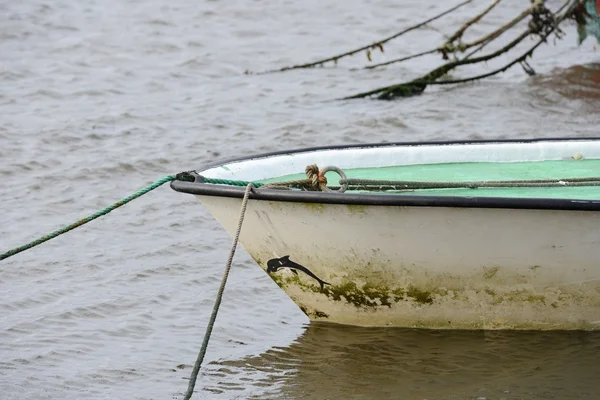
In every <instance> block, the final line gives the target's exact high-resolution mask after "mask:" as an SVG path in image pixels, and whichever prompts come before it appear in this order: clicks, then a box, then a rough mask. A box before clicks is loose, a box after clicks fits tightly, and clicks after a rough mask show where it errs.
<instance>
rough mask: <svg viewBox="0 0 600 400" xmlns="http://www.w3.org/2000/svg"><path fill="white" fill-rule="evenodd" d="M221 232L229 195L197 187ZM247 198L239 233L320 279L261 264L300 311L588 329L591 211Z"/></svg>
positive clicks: (599, 274)
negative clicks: (316, 203) (211, 194)
mask: <svg viewBox="0 0 600 400" xmlns="http://www.w3.org/2000/svg"><path fill="white" fill-rule="evenodd" d="M201 200H202V202H203V204H204V205H205V206H206V207H207V208H208V209H209V210H210V211H211V213H212V214H213V215H214V216H215V217H216V218H217V220H218V221H219V222H220V223H221V224H222V225H223V226H224V227H225V228H226V229H227V230H228V231H229V232H230V233H231V232H232V231H233V230H234V229H235V226H236V224H237V212H236V211H237V210H238V209H239V205H240V201H239V200H238V199H229V198H217V197H202V198H201ZM353 211H358V210H350V209H349V207H348V206H346V205H329V204H320V205H319V206H318V207H315V206H314V205H307V204H303V203H283V202H273V201H270V202H266V201H250V202H249V204H248V211H247V213H246V220H245V222H244V227H243V229H242V234H241V238H240V242H241V243H242V245H243V246H244V248H245V249H246V250H247V251H248V252H249V253H250V255H251V256H252V257H253V258H254V259H255V260H256V261H257V263H258V264H259V265H260V266H261V267H262V268H263V269H266V262H267V260H269V259H272V258H278V257H282V256H285V255H289V256H290V258H291V259H292V260H293V261H295V262H297V263H299V264H301V265H303V266H305V267H307V268H309V269H310V270H311V271H312V272H313V273H315V274H316V275H317V276H319V277H320V278H321V279H323V280H325V281H327V282H329V283H330V284H331V285H325V286H324V288H323V289H321V288H320V286H319V285H318V283H317V282H316V281H315V280H314V279H312V278H311V277H309V276H307V275H305V274H303V273H300V274H298V275H294V274H293V273H292V272H291V271H290V270H287V269H281V270H279V271H277V272H276V273H273V274H270V276H271V278H272V279H273V280H274V281H275V282H276V283H277V284H278V285H279V287H281V288H282V289H283V290H284V291H285V292H286V293H287V294H288V295H289V296H290V297H291V298H292V299H293V300H294V301H295V302H296V304H297V305H298V306H299V307H300V309H301V310H303V311H304V312H305V313H306V314H307V315H308V316H309V317H310V318H311V319H315V320H320V319H325V320H328V321H332V322H337V323H344V324H352V325H362V326H405V327H427V328H452V329H600V263H599V262H598V261H600V246H599V245H600V235H598V226H600V217H599V216H598V215H597V214H596V213H589V212H588V213H586V212H576V211H569V212H560V211H541V210H503V209H457V208H441V207H438V208H426V207H382V206H379V207H378V206H365V207H362V208H361V209H360V212H353Z"/></svg>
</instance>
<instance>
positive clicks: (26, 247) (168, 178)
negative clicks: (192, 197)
mask: <svg viewBox="0 0 600 400" xmlns="http://www.w3.org/2000/svg"><path fill="white" fill-rule="evenodd" d="M173 180H183V181H193V180H194V178H193V177H192V176H191V175H189V174H188V173H186V172H182V173H180V174H177V175H167V176H165V177H164V178H162V179H159V180H157V181H156V182H154V183H153V184H151V185H148V186H146V187H145V188H142V189H140V190H138V191H137V192H135V193H133V194H131V195H129V196H127V197H125V198H124V199H122V200H119V201H117V202H116V203H113V204H111V205H110V206H108V207H105V208H103V209H102V210H100V211H98V212H95V213H94V214H92V215H90V216H88V217H85V218H82V219H80V220H78V221H76V222H74V223H72V224H70V225H67V226H65V227H64V228H61V229H57V230H55V231H54V232H52V233H49V234H48V235H44V236H42V237H40V238H39V239H36V240H33V241H31V242H29V243H27V244H25V245H23V246H19V247H17V248H14V249H12V250H9V251H7V252H5V253H2V254H0V260H4V259H6V258H8V257H12V256H14V255H15V254H18V253H20V252H22V251H25V250H29V249H31V248H33V247H35V246H38V245H40V244H42V243H44V242H47V241H48V240H50V239H54V238H55V237H58V236H60V235H62V234H65V233H67V232H69V231H71V230H73V229H75V228H79V227H80V226H82V225H84V224H87V223H88V222H90V221H93V220H95V219H96V218H99V217H101V216H103V215H106V214H108V213H109V212H111V211H113V210H116V209H117V208H119V207H121V206H123V205H125V204H127V203H129V202H130V201H131V200H134V199H137V198H138V197H140V196H143V195H145V194H146V193H148V192H150V191H152V190H154V189H156V188H157V187H159V186H162V185H163V184H165V183H167V182H170V181H173Z"/></svg>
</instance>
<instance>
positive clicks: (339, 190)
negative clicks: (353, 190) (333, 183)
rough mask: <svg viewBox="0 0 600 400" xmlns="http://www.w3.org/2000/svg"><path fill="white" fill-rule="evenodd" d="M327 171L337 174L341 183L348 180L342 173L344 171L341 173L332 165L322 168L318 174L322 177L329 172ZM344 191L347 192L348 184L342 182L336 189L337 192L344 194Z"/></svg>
mask: <svg viewBox="0 0 600 400" xmlns="http://www.w3.org/2000/svg"><path fill="white" fill-rule="evenodd" d="M329 171H333V172H335V173H337V174H338V175H339V176H340V178H341V179H340V180H343V181H347V180H348V177H347V176H346V174H345V173H344V171H342V170H341V169H340V168H338V167H334V166H332V165H330V166H327V167H325V168H322V169H321V171H320V174H321V175H323V176H325V174H326V173H327V172H329ZM346 190H348V182H344V183H343V184H342V185H341V187H340V188H339V189H338V192H340V193H344V192H345V191H346Z"/></svg>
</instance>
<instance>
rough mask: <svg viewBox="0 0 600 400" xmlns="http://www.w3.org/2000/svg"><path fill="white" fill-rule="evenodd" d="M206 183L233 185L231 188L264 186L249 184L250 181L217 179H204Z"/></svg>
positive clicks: (256, 183)
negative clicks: (250, 185)
mask: <svg viewBox="0 0 600 400" xmlns="http://www.w3.org/2000/svg"><path fill="white" fill-rule="evenodd" d="M202 180H203V181H204V182H205V183H212V184H215V185H231V186H248V185H249V184H252V185H254V187H261V186H262V185H264V184H263V183H259V182H249V181H230V180H229V179H216V178H204V177H203V178H202Z"/></svg>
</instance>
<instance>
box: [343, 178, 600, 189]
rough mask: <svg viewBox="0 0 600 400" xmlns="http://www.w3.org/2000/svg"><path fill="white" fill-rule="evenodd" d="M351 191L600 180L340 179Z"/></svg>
mask: <svg viewBox="0 0 600 400" xmlns="http://www.w3.org/2000/svg"><path fill="white" fill-rule="evenodd" d="M340 184H347V185H348V186H349V190H407V189H411V190H423V189H477V188H522V187H534V188H535V187H565V186H600V178H598V177H589V178H564V179H529V180H515V181H469V182H436V181H431V182H425V181H424V182H421V181H394V180H375V179H340Z"/></svg>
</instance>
